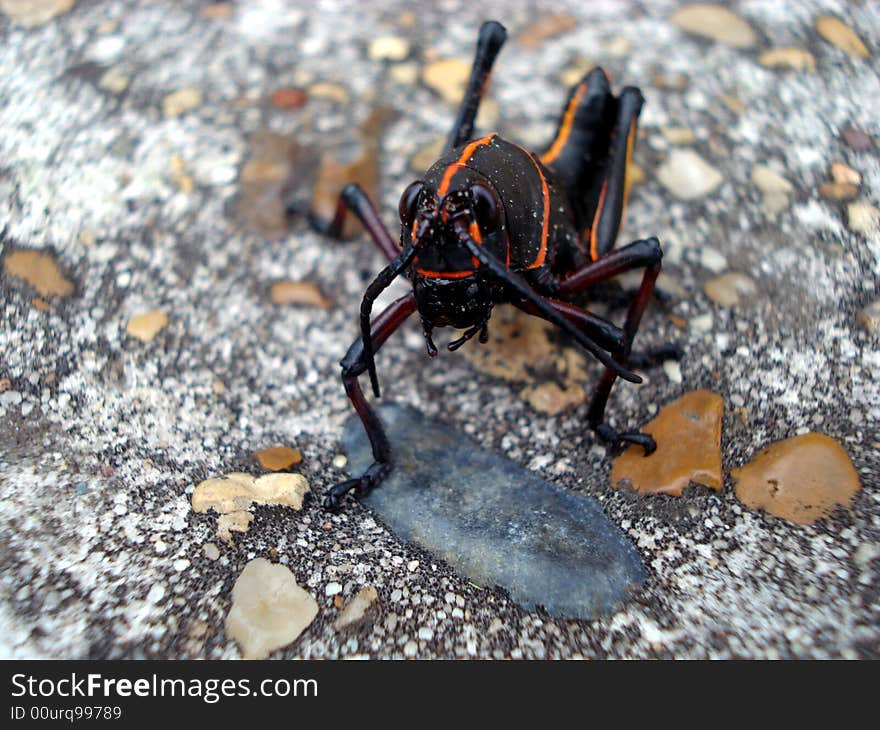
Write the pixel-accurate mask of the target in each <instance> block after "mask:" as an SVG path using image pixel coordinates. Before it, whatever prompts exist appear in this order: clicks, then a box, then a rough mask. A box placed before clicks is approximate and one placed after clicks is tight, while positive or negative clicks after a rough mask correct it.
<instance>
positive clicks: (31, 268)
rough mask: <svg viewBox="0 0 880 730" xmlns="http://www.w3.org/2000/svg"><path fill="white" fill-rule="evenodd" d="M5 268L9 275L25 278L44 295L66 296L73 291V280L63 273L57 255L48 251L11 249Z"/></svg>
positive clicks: (4, 260) (4, 261)
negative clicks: (56, 258)
mask: <svg viewBox="0 0 880 730" xmlns="http://www.w3.org/2000/svg"><path fill="white" fill-rule="evenodd" d="M3 270H4V271H5V272H6V274H8V275H9V276H15V277H17V278H19V279H24V280H25V281H26V282H27V283H28V284H30V286H32V287H33V288H34V289H36V290H37V293H38V294H40V295H41V296H44V297H52V296H58V297H66V296H67V295H68V294H71V293H73V282H71V281H70V279H68V278H67V277H66V276H64V274H62V273H61V268H60V267H59V266H58V262H57V261H56V260H55V257H54V256H53V255H52V254H51V253H49V252H47V251H37V250H34V249H19V250H15V251H9V253H7V254H6V256H5V258H4V259H3Z"/></svg>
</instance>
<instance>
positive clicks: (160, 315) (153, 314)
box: [125, 309, 168, 342]
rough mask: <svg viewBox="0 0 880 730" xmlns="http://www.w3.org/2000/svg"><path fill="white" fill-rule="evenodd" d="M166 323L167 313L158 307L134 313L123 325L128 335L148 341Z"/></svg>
mask: <svg viewBox="0 0 880 730" xmlns="http://www.w3.org/2000/svg"><path fill="white" fill-rule="evenodd" d="M167 324H168V315H166V314H165V313H164V312H162V311H160V310H158V309H152V310H150V311H149V312H142V313H140V314H136V315H134V316H133V317H132V318H131V319H130V320H128V324H127V325H126V326H125V331H126V333H127V334H128V336H129V337H134V338H135V339H137V340H141V342H150V341H151V340H152V339H153V338H154V337H155V336H156V335H157V334H159V332H160V331H161V330H162V329H163V328H164V327H165V326H166V325H167Z"/></svg>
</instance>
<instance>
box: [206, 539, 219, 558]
mask: <svg viewBox="0 0 880 730" xmlns="http://www.w3.org/2000/svg"><path fill="white" fill-rule="evenodd" d="M202 550H203V551H204V553H205V557H206V558H207V559H208V560H216V559H217V558H219V557H220V548H218V547H217V546H216V545H215V544H214V543H213V542H206V543H205V544H204V546H203V547H202Z"/></svg>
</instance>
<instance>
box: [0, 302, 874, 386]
mask: <svg viewBox="0 0 880 730" xmlns="http://www.w3.org/2000/svg"><path fill="white" fill-rule="evenodd" d="M857 317H858V320H859V322H860V323H861V324H862V326H863V327H865V328H866V329H868V330H872V331H874V332H878V331H880V299H875V300H874V301H873V302H871V303H870V304H869V305H868V306H867V307H865V308H864V309H862V310H860V311H859V313H858V316H857ZM6 382H7V383H8V382H9V381H8V380H7V381H6ZM0 392H3V389H2V388H0Z"/></svg>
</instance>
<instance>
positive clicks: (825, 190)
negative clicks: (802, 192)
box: [819, 182, 859, 200]
mask: <svg viewBox="0 0 880 730" xmlns="http://www.w3.org/2000/svg"><path fill="white" fill-rule="evenodd" d="M819 195H820V196H821V197H823V198H825V199H826V200H854V199H855V198H857V197H858V196H859V188H858V186H856V185H853V184H852V183H848V182H826V183H822V184H821V185H820V186H819Z"/></svg>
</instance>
